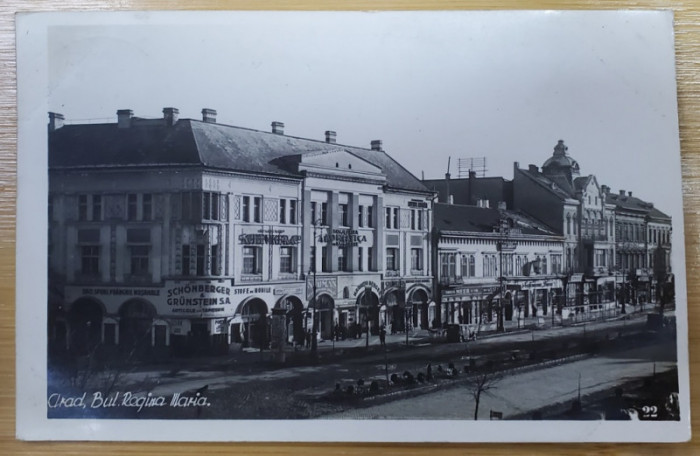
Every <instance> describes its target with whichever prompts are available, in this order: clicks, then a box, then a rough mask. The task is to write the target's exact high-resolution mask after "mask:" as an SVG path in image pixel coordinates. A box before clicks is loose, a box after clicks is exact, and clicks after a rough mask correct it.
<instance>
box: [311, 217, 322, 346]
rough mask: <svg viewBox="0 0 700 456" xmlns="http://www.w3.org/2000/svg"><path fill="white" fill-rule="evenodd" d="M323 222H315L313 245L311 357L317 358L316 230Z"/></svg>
mask: <svg viewBox="0 0 700 456" xmlns="http://www.w3.org/2000/svg"><path fill="white" fill-rule="evenodd" d="M320 221H321V220H320V219H318V220H314V222H313V225H314V243H313V249H314V262H313V264H312V271H313V273H314V277H313V285H312V286H313V303H314V306H313V312H312V313H311V319H312V324H311V356H314V357H315V356H316V354H317V350H318V342H317V340H316V333H317V332H318V322H317V320H316V307H317V302H316V298H317V295H316V262H317V260H318V258H317V257H318V249H317V248H316V228H317V227H318V223H319V222H320Z"/></svg>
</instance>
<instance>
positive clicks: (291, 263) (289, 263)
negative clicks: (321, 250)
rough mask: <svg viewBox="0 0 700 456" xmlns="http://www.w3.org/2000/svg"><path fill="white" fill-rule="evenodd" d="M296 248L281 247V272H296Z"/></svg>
mask: <svg viewBox="0 0 700 456" xmlns="http://www.w3.org/2000/svg"><path fill="white" fill-rule="evenodd" d="M295 260H296V248H294V247H280V272H282V273H288V274H289V273H293V272H296V261H295Z"/></svg>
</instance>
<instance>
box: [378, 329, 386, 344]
mask: <svg viewBox="0 0 700 456" xmlns="http://www.w3.org/2000/svg"><path fill="white" fill-rule="evenodd" d="M379 343H380V344H382V346H385V345H386V328H385V327H384V325H382V327H381V328H380V329H379Z"/></svg>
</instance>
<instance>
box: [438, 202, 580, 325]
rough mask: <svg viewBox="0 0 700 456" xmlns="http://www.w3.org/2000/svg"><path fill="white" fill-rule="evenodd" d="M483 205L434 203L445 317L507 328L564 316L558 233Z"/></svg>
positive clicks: (444, 319)
mask: <svg viewBox="0 0 700 456" xmlns="http://www.w3.org/2000/svg"><path fill="white" fill-rule="evenodd" d="M479 204H480V205H479V206H466V205H451V204H443V203H436V204H435V228H436V237H437V242H436V244H437V247H436V254H437V267H436V276H437V283H438V295H439V301H440V302H441V304H442V306H441V310H440V312H441V315H440V318H441V321H442V322H444V323H448V324H452V323H461V324H468V325H476V327H477V328H478V330H488V329H491V330H496V329H501V330H502V329H507V328H512V327H521V326H524V325H525V324H531V323H533V322H538V321H540V322H541V321H542V320H543V319H544V318H551V319H552V320H554V319H555V318H556V319H558V320H561V318H562V311H564V315H563V317H564V318H567V317H568V313H567V310H564V309H563V307H564V289H563V286H564V282H563V277H564V270H563V255H564V238H563V237H562V236H561V234H557V233H554V232H553V231H552V230H551V229H548V228H547V227H546V226H545V225H543V224H542V223H540V222H538V221H536V220H534V219H532V218H530V217H527V216H525V215H524V214H522V213H517V212H514V211H509V210H506V209H505V205H504V204H502V205H501V207H500V208H491V207H487V206H490V204H487V202H486V201H482V202H480V203H479Z"/></svg>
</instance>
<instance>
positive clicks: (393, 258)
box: [386, 248, 399, 271]
mask: <svg viewBox="0 0 700 456" xmlns="http://www.w3.org/2000/svg"><path fill="white" fill-rule="evenodd" d="M386 269H387V271H398V270H399V249H395V248H388V249H386Z"/></svg>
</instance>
